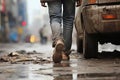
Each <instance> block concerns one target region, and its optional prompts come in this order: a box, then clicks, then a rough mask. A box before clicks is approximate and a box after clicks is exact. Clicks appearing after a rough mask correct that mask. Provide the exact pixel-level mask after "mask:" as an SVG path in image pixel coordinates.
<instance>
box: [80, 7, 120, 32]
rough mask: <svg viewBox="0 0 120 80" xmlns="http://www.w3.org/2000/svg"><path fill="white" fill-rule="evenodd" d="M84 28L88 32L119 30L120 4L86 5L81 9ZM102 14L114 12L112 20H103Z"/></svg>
mask: <svg viewBox="0 0 120 80" xmlns="http://www.w3.org/2000/svg"><path fill="white" fill-rule="evenodd" d="M82 14H83V20H84V25H85V30H86V31H87V32H88V33H99V32H100V33H107V32H120V5H109V6H108V5H107V6H97V5H92V6H86V7H84V9H83V12H82ZM102 14H115V15H117V18H116V19H114V20H103V18H102Z"/></svg>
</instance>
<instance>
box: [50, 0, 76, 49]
mask: <svg viewBox="0 0 120 80" xmlns="http://www.w3.org/2000/svg"><path fill="white" fill-rule="evenodd" d="M62 6H63V10H62ZM48 9H49V17H50V25H51V29H52V35H53V37H52V39H53V42H54V41H55V40H56V39H57V38H63V39H64V42H65V51H69V50H70V49H71V45H72V32H73V21H74V17H75V0H61V1H60V0H59V1H57V0H56V1H54V2H48ZM62 11H63V15H62ZM62 22H63V28H62Z"/></svg>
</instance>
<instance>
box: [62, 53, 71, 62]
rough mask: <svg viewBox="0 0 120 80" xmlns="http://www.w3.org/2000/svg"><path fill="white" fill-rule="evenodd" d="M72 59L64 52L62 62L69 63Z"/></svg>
mask: <svg viewBox="0 0 120 80" xmlns="http://www.w3.org/2000/svg"><path fill="white" fill-rule="evenodd" d="M69 59H70V57H69V55H66V53H65V52H62V60H63V61H68V60H69Z"/></svg>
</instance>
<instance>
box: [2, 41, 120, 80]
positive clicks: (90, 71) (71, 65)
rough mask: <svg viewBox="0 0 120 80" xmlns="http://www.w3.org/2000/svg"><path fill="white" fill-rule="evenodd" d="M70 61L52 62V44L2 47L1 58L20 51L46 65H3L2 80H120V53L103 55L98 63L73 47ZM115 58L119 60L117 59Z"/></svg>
mask: <svg viewBox="0 0 120 80" xmlns="http://www.w3.org/2000/svg"><path fill="white" fill-rule="evenodd" d="M72 49H74V50H75V51H73V52H72V53H71V55H70V61H62V62H61V63H59V64H54V63H53V62H52V59H51V56H52V51H53V48H52V47H51V44H50V43H48V44H47V45H41V44H39V43H35V44H31V43H19V44H13V43H9V44H7V43H6V44H1V45H0V54H2V53H3V52H4V53H10V52H14V51H18V50H25V51H26V52H30V51H36V52H38V53H40V54H37V56H40V57H42V58H44V59H49V60H50V62H49V63H46V62H43V63H37V64H34V63H31V62H27V63H18V64H10V63H4V62H1V63H0V80H120V57H119V52H117V53H116V52H115V53H104V54H102V53H101V56H100V57H99V58H96V59H84V58H83V56H82V54H79V53H77V52H76V45H75V44H73V46H72ZM114 55H115V56H114Z"/></svg>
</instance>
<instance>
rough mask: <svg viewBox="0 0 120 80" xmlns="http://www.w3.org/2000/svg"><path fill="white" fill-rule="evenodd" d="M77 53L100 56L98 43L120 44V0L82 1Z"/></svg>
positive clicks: (77, 28) (90, 56) (77, 27)
mask: <svg viewBox="0 0 120 80" xmlns="http://www.w3.org/2000/svg"><path fill="white" fill-rule="evenodd" d="M75 27H76V30H77V51H78V52H83V55H84V57H85V58H92V57H97V56H98V41H99V42H100V43H101V44H103V43H105V42H111V43H113V44H116V45H119V44H120V36H119V35H120V0H82V3H81V6H80V8H79V10H78V12H77V16H76V20H75Z"/></svg>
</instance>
